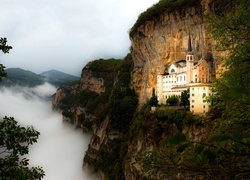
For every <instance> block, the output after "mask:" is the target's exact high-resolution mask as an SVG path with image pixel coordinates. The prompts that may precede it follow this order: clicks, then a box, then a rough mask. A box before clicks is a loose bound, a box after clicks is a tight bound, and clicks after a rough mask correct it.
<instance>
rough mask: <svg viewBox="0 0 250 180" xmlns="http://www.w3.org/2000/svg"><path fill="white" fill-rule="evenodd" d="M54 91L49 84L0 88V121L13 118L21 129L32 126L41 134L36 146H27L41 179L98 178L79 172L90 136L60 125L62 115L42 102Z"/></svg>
mask: <svg viewBox="0 0 250 180" xmlns="http://www.w3.org/2000/svg"><path fill="white" fill-rule="evenodd" d="M54 92H55V87H53V86H52V85H50V84H44V85H42V86H38V87H35V88H22V87H14V88H11V89H9V88H3V89H0V99H1V101H0V106H1V110H0V118H2V117H4V116H12V117H14V118H15V119H16V120H17V121H18V122H19V124H21V125H22V126H28V125H32V126H34V128H35V129H36V130H38V131H39V132H40V133H41V135H40V137H39V139H38V143H36V144H34V145H32V146H30V152H29V155H28V157H29V158H30V164H31V165H32V166H42V167H43V168H44V170H45V174H46V176H45V178H44V180H55V179H60V180H69V179H74V180H98V179H100V178H99V177H97V176H96V175H93V174H91V173H90V172H88V171H87V170H84V171H83V170H82V162H83V157H84V154H85V151H86V150H87V147H88V143H89V139H90V136H89V135H88V134H83V133H82V132H81V130H75V129H74V127H73V126H71V125H69V124H68V123H63V122H62V116H61V114H58V113H56V112H53V111H52V110H51V103H50V102H48V101H45V100H44V98H43V96H48V95H51V94H53V93H54Z"/></svg>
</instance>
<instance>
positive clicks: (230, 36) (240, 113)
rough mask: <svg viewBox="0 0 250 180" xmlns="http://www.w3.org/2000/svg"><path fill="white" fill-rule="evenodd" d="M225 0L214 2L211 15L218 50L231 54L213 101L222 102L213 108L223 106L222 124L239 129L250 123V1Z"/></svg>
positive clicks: (216, 84) (225, 62) (224, 61)
mask: <svg viewBox="0 0 250 180" xmlns="http://www.w3.org/2000/svg"><path fill="white" fill-rule="evenodd" d="M223 3H224V4H223V6H217V5H216V4H215V7H214V8H213V9H212V11H211V14H210V16H209V20H210V25H211V28H212V31H213V36H214V38H215V39H216V40H217V41H218V42H219V43H218V44H217V47H216V48H217V50H219V51H228V52H229V56H227V57H225V58H221V62H222V65H223V66H224V67H225V69H227V70H226V71H225V72H223V73H222V74H221V76H220V78H218V79H217V80H216V81H215V87H216V88H215V90H216V91H217V92H216V93H217V94H218V96H217V97H219V99H214V101H217V102H219V103H217V107H216V106H215V107H214V108H215V109H216V108H223V109H222V111H223V121H221V120H220V122H221V124H222V127H224V128H228V127H229V128H235V130H236V131H238V130H239V129H238V128H244V127H247V126H248V125H249V118H250V104H249V102H250V95H249V94H250V80H249V79H250V71H249V69H250V51H249V49H250V36H249V33H250V18H249V17H250V2H249V1H248V0H230V1H226V2H223ZM222 7H223V9H222ZM217 97H216V98H217ZM218 100H219V101H218ZM239 125H240V126H241V127H239ZM240 131H242V129H241V130H240Z"/></svg>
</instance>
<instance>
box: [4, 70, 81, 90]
mask: <svg viewBox="0 0 250 180" xmlns="http://www.w3.org/2000/svg"><path fill="white" fill-rule="evenodd" d="M5 72H6V73H7V74H8V77H6V78H3V82H1V83H0V85H1V86H13V85H19V86H28V87H34V86H37V85H41V84H43V83H44V82H49V83H51V84H53V85H55V86H60V85H61V84H63V83H66V82H70V81H76V80H79V79H80V77H76V76H73V75H69V74H66V73H63V72H60V71H57V70H50V71H46V72H43V73H41V74H36V73H33V72H31V71H28V70H23V69H21V68H9V69H6V70H5Z"/></svg>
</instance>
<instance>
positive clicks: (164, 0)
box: [129, 0, 201, 37]
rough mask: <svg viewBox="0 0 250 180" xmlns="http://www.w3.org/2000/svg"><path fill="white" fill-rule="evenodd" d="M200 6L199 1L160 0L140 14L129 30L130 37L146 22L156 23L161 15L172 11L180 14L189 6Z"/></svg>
mask: <svg viewBox="0 0 250 180" xmlns="http://www.w3.org/2000/svg"><path fill="white" fill-rule="evenodd" d="M197 5H201V0H160V1H159V2H158V3H156V4H154V5H153V6H152V7H150V8H148V9H147V11H145V12H143V13H141V14H140V15H139V17H138V19H137V21H136V23H135V24H134V26H133V27H132V28H131V29H130V32H129V35H130V37H131V36H133V35H134V34H135V32H136V31H137V29H138V28H139V27H140V26H141V25H143V24H145V23H146V21H157V20H158V19H159V17H160V15H161V14H163V13H170V12H173V11H179V12H181V11H182V9H185V8H187V7H190V6H197Z"/></svg>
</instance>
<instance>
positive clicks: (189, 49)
mask: <svg viewBox="0 0 250 180" xmlns="http://www.w3.org/2000/svg"><path fill="white" fill-rule="evenodd" d="M188 52H192V45H191V38H190V33H189V35H188Z"/></svg>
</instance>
